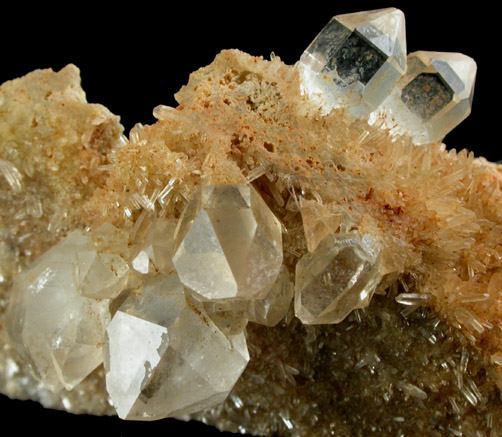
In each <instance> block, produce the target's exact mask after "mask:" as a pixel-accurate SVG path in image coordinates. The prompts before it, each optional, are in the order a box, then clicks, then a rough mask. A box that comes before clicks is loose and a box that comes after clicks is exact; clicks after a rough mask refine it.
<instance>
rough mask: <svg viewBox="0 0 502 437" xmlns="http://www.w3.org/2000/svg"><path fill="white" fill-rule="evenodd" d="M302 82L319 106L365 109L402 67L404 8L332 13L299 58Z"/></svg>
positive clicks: (367, 110) (366, 111) (363, 111)
mask: <svg viewBox="0 0 502 437" xmlns="http://www.w3.org/2000/svg"><path fill="white" fill-rule="evenodd" d="M300 67H301V75H302V84H303V87H304V89H305V92H306V93H307V94H308V95H309V96H311V98H314V99H317V100H319V102H320V103H321V104H322V105H323V107H324V108H325V110H326V111H327V112H329V110H331V109H333V108H342V107H348V108H350V111H351V112H352V113H354V114H355V115H367V114H369V113H370V112H372V111H373V110H375V109H376V108H377V107H378V106H379V105H380V103H382V101H383V100H384V99H385V97H386V96H387V94H388V92H389V91H390V89H391V88H392V86H393V85H394V84H395V83H396V81H397V80H398V79H399V78H400V77H401V76H402V75H403V74H404V72H405V71H406V34H405V22H404V14H403V13H402V12H401V11H400V10H399V9H395V8H387V9H380V10H375V11H367V12H358V13H355V14H345V15H337V16H335V17H333V18H332V19H331V21H330V22H329V23H328V24H327V25H326V27H325V28H324V29H323V30H322V31H321V33H320V34H319V35H318V36H317V37H316V39H315V40H314V41H313V42H312V43H311V44H310V46H309V47H308V48H307V49H306V50H305V52H304V54H303V55H302V57H301V59H300Z"/></svg>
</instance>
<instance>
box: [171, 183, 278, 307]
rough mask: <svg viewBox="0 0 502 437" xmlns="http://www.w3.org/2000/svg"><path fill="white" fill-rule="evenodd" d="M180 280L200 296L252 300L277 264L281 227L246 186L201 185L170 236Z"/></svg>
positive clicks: (272, 276)
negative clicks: (172, 237) (173, 237)
mask: <svg viewBox="0 0 502 437" xmlns="http://www.w3.org/2000/svg"><path fill="white" fill-rule="evenodd" d="M173 263H174V266H175V268H176V271H177V272H178V275H179V277H180V279H181V282H183V284H185V285H186V286H187V287H189V288H190V289H192V290H194V291H195V292H196V293H197V294H198V295H199V296H200V297H202V298H204V299H228V298H238V299H257V298H260V297H261V295H262V294H263V293H265V292H266V291H267V290H268V289H269V288H270V287H271V286H272V284H273V283H274V282H275V280H276V278H277V275H278V273H279V269H280V266H281V264H282V236H281V226H280V223H279V221H278V220H277V219H276V218H275V216H274V215H273V213H272V212H271V211H270V209H269V208H268V206H267V205H266V204H265V202H264V201H263V199H262V198H261V197H260V195H259V194H258V193H257V192H256V191H255V189H254V188H253V187H252V186H251V185H249V184H244V185H225V186H202V187H200V188H199V189H198V190H197V191H196V192H195V193H194V194H193V196H192V197H191V199H190V201H189V202H188V204H187V206H186V208H185V211H184V212H183V215H182V217H181V218H180V221H179V224H178V228H177V230H176V236H175V254H174V257H173Z"/></svg>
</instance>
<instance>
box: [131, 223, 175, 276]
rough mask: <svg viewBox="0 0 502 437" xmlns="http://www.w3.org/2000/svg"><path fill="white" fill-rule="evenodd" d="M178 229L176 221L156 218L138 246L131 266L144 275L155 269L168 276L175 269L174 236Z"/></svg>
mask: <svg viewBox="0 0 502 437" xmlns="http://www.w3.org/2000/svg"><path fill="white" fill-rule="evenodd" d="M175 229H176V222H175V221H174V220H172V219H171V220H170V219H165V218H156V219H155V220H153V222H152V223H151V225H150V226H149V228H148V231H147V232H146V236H145V238H144V239H143V240H142V241H141V243H140V244H139V245H138V246H137V248H136V250H135V251H134V256H133V259H132V261H131V265H132V267H133V269H134V270H136V271H137V272H139V273H142V274H145V275H146V274H148V273H152V272H153V271H154V270H155V269H156V270H159V271H161V272H162V273H165V274H168V273H169V272H171V270H173V269H174V266H173V263H172V255H173V243H174V242H173V236H174V231H175Z"/></svg>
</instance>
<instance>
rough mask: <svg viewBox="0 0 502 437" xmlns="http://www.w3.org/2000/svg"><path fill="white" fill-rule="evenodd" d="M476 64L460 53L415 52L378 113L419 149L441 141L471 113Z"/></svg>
mask: <svg viewBox="0 0 502 437" xmlns="http://www.w3.org/2000/svg"><path fill="white" fill-rule="evenodd" d="M475 78H476V62H475V61H474V60H473V59H472V58H470V57H468V56H466V55H462V54H460V53H443V52H423V51H422V52H415V53H411V54H410V55H408V69H407V71H406V74H405V75H404V76H403V77H402V78H401V79H400V80H399V81H398V83H397V84H396V85H395V87H394V88H393V89H392V92H391V93H390V95H389V97H388V98H387V99H386V100H385V101H384V102H383V103H382V106H381V107H380V108H379V110H378V114H380V115H381V116H382V117H384V119H385V120H386V124H387V127H390V128H394V127H395V128H397V129H395V130H396V132H399V133H406V134H409V135H411V136H412V138H413V142H414V143H415V144H416V145H422V144H428V143H431V142H435V141H441V140H442V139H443V138H444V137H445V135H446V134H447V133H448V132H450V131H451V130H452V129H453V128H454V127H455V126H457V125H458V124H459V123H460V122H461V121H462V120H464V119H465V118H466V117H467V116H468V115H469V114H470V112H471V106H472V97H473V93H474V82H475Z"/></svg>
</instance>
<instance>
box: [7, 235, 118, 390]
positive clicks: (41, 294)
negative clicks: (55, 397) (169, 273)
mask: <svg viewBox="0 0 502 437" xmlns="http://www.w3.org/2000/svg"><path fill="white" fill-rule="evenodd" d="M103 256H104V258H102V256H101V255H100V254H98V253H97V252H96V250H95V249H94V244H93V242H92V240H91V237H90V236H89V235H88V234H84V233H82V232H81V231H73V232H72V233H71V234H69V235H68V236H67V237H66V238H65V239H63V240H62V241H61V242H60V243H58V244H57V245H55V246H54V247H53V248H52V249H50V250H49V251H47V252H45V253H44V254H43V255H42V256H41V257H40V258H38V259H37V260H36V261H35V262H34V263H33V264H31V265H30V266H28V268H27V269H25V270H24V271H23V272H22V273H21V274H20V275H19V276H18V277H17V278H16V280H15V283H14V287H13V290H12V295H11V300H10V305H9V309H8V314H7V326H8V331H9V334H10V337H11V340H12V342H13V344H14V346H15V347H16V349H17V350H18V352H19V353H20V354H21V355H22V356H23V357H24V359H25V360H26V362H27V363H29V365H30V367H31V369H32V371H33V373H34V374H35V376H37V377H38V378H39V379H40V380H41V381H42V382H43V384H44V385H45V386H46V387H47V388H49V389H50V390H52V391H55V392H56V391H59V390H61V389H62V388H65V389H67V390H71V389H72V388H74V387H75V386H76V385H77V384H78V383H79V382H80V381H82V380H83V379H84V378H85V377H86V376H87V375H88V374H89V373H91V372H92V371H93V370H94V369H95V368H96V367H97V366H98V365H99V364H101V363H102V361H103V352H102V345H103V335H104V330H105V328H106V325H107V324H108V322H109V320H110V314H109V310H108V305H109V302H110V301H109V299H107V297H111V296H113V295H115V294H116V293H117V291H118V288H119V287H120V286H122V285H123V284H124V282H123V274H124V272H123V271H122V270H123V267H124V265H125V262H124V261H123V260H121V259H120V257H118V256H116V255H113V256H107V255H106V254H105V255H103ZM114 269H115V270H114ZM117 271H118V272H119V273H118V274H117Z"/></svg>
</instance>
